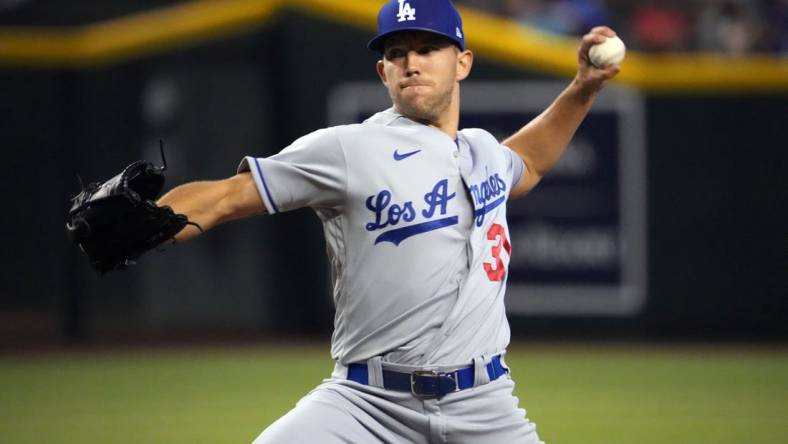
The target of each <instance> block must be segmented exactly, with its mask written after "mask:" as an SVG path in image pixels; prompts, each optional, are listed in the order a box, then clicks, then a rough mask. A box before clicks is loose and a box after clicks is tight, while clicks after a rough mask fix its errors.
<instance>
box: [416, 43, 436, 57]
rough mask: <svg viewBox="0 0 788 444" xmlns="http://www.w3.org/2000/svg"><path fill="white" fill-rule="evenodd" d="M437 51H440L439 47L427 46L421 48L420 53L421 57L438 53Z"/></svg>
mask: <svg viewBox="0 0 788 444" xmlns="http://www.w3.org/2000/svg"><path fill="white" fill-rule="evenodd" d="M437 50H438V47H437V46H432V45H427V46H422V47H420V48H419V49H418V53H419V54H420V55H427V54H429V53H431V52H433V51H437Z"/></svg>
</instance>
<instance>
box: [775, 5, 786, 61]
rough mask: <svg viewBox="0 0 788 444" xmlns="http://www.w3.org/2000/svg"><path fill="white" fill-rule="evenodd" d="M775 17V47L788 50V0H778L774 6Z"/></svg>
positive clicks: (782, 50) (784, 51) (778, 49)
mask: <svg viewBox="0 0 788 444" xmlns="http://www.w3.org/2000/svg"><path fill="white" fill-rule="evenodd" d="M772 17H774V19H775V22H774V23H775V30H774V46H773V47H774V49H776V50H777V51H780V52H783V53H786V52H788V0H777V1H776V2H775V5H774V8H773V15H772Z"/></svg>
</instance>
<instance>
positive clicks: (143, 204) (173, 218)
mask: <svg viewBox="0 0 788 444" xmlns="http://www.w3.org/2000/svg"><path fill="white" fill-rule="evenodd" d="M161 155H162V163H163V166H161V167H157V166H155V165H153V164H152V163H150V162H146V161H142V160H139V161H137V162H134V163H132V164H131V165H129V166H127V167H126V168H125V169H124V170H123V172H121V173H120V174H118V175H117V176H115V177H113V178H112V179H109V180H108V181H106V182H104V183H101V184H100V183H98V182H94V183H91V184H89V185H88V186H87V187H84V186H83V187H82V192H80V193H79V194H78V195H77V196H76V197H74V198H73V199H72V202H73V205H72V206H71V210H70V211H69V214H68V220H67V222H66V232H67V233H68V236H69V238H70V239H71V241H72V242H74V243H75V244H77V245H79V247H80V248H81V249H82V251H84V252H85V254H87V256H88V258H89V259H90V264H91V265H92V266H93V268H95V269H96V271H98V272H99V273H101V274H104V273H107V272H110V271H113V270H122V269H124V268H126V266H128V265H130V264H133V263H134V261H135V260H136V259H137V258H138V257H139V256H140V255H142V254H143V253H145V252H146V251H148V250H151V249H153V248H156V247H157V246H159V245H161V244H162V243H163V242H166V241H167V240H169V239H172V240H173V242H174V241H175V239H174V237H173V236H175V234H177V233H178V232H179V231H181V230H182V229H183V227H185V226H186V225H195V226H197V227H198V228H199V226H198V225H197V224H194V223H193V222H189V220H188V219H187V218H186V216H185V215H183V214H175V212H173V211H172V209H171V208H170V207H166V206H164V207H160V206H158V205H156V203H155V202H154V200H155V199H156V198H157V197H158V196H159V194H160V193H161V190H162V188H163V187H164V171H165V170H166V169H167V162H166V160H165V159H164V147H163V146H162V147H161Z"/></svg>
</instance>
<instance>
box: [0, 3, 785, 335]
mask: <svg viewBox="0 0 788 444" xmlns="http://www.w3.org/2000/svg"><path fill="white" fill-rule="evenodd" d="M43 3H47V2H43ZM98 3H101V4H102V5H105V2H98ZM106 3H110V2H106ZM151 3H156V4H163V3H166V2H151ZM130 4H131V3H129V2H117V4H116V6H114V7H111V8H110V7H107V11H104V14H103V15H102V17H103V18H106V17H107V16H112V14H116V13H126V12H129V10H134V9H135V8H137V7H140V8H141V7H144V6H145V2H139V5H137V6H133V7H132V6H129V5H130ZM85 5H86V6H85V7H84V11H82V10H81V9H72V10H69V11H68V14H63V13H56V12H51V10H47V9H46V8H44V7H43V6H42V8H44V9H42V10H38V11H33V12H30V11H29V10H24V11H22V12H15V13H13V14H10V13H6V14H2V13H0V25H18V24H36V22H40V23H39V24H79V23H85V22H89V21H92V20H96V19H97V18H99V17H98V15H100V14H97V13H96V12H95V11H96V10H97V8H98V10H100V9H101V8H104V6H99V5H98V4H96V5H90V4H89V2H86V3H85ZM118 5H120V6H118ZM50 7H51V6H50ZM42 11H50V13H49V14H45V13H43V12H42ZM80 11H82V12H81V13H80ZM26 14H27V15H26ZM52 17H57V19H55V18H52ZM369 37H370V33H368V32H365V31H360V30H356V29H352V28H348V27H346V26H343V25H340V24H336V23H332V22H328V21H323V20H320V19H317V18H315V17H313V16H310V15H304V14H300V13H296V12H286V13H284V14H282V15H280V16H278V18H277V19H276V20H275V21H274V22H273V23H271V24H269V25H267V26H265V27H263V28H259V29H255V30H252V31H248V32H246V33H243V34H241V35H235V36H233V37H227V38H222V39H218V40H215V41H212V42H210V43H206V44H201V45H200V46H191V47H187V48H181V49H178V50H173V51H169V52H165V53H162V54H157V55H153V56H147V57H144V58H137V59H133V60H129V61H124V62H118V63H114V64H112V65H109V66H98V67H87V68H82V69H60V68H51V69H49V68H25V67H20V66H0V85H2V86H1V88H2V93H0V141H1V142H2V150H3V157H4V165H5V168H6V169H7V171H8V173H6V174H4V175H3V181H2V195H3V200H4V202H5V207H6V210H5V211H4V217H3V218H2V229H1V230H0V232H2V236H3V239H2V240H3V242H2V246H3V247H2V265H3V266H2V268H1V270H2V278H1V280H0V282H2V286H1V287H0V346H3V347H20V346H26V345H29V344H43V343H63V342H73V341H77V342H86V341H102V340H107V339H110V338H111V339H117V338H121V339H124V340H125V339H130V340H135V338H149V337H156V338H171V337H200V338H215V337H237V338H248V337H249V338H251V337H259V336H264V335H274V336H275V337H282V336H286V335H290V334H298V335H302V334H306V335H318V336H321V337H327V336H328V335H329V332H330V331H331V325H332V305H331V299H330V292H329V288H328V274H327V264H326V261H325V253H324V245H323V240H322V230H321V227H320V223H319V221H318V220H317V218H316V217H315V216H314V215H313V214H312V213H311V212H310V211H308V210H301V211H296V212H292V213H288V214H284V215H279V216H276V217H270V218H269V217H261V218H255V219H251V220H245V221H240V222H236V223H233V224H230V225H228V226H225V227H221V228H219V229H217V230H214V231H211V232H209V233H207V234H206V235H205V236H204V238H203V239H200V240H199V241H196V242H190V243H186V244H179V245H176V246H173V247H168V248H167V249H166V250H167V251H166V252H165V253H162V254H159V253H152V254H149V255H147V256H146V257H144V258H143V259H142V261H141V262H140V264H139V265H138V266H137V267H134V268H132V269H131V270H129V271H126V272H124V273H114V274H110V275H107V276H105V277H98V276H97V275H96V274H95V273H94V272H93V271H92V270H91V269H90V268H89V266H88V264H87V261H86V260H85V258H84V257H83V256H82V255H81V253H80V252H79V251H78V250H77V249H76V248H75V247H74V246H73V245H71V244H69V242H68V240H67V238H66V235H65V232H64V222H65V216H66V214H67V211H68V208H69V207H70V203H69V198H70V197H71V196H73V195H74V194H76V193H77V192H78V190H79V185H78V182H77V179H76V175H77V174H79V175H80V176H81V177H82V178H83V180H85V181H86V182H87V181H97V180H105V179H107V178H109V177H111V176H112V175H114V174H116V173H117V172H119V171H120V170H121V169H122V168H123V167H124V166H125V165H127V164H129V163H131V162H132V161H134V160H137V159H140V158H146V159H148V160H154V161H155V160H156V159H158V151H157V150H158V140H159V139H160V138H161V139H164V141H165V144H166V145H165V146H166V150H167V155H168V163H169V165H170V172H169V175H168V188H169V187H171V186H174V185H176V184H178V183H182V182H184V181H189V180H197V179H220V178H223V177H227V176H229V175H231V174H233V173H234V171H235V168H236V166H237V163H238V161H239V160H240V158H241V157H242V156H243V155H245V154H252V155H257V156H265V155H270V154H273V153H275V152H277V151H279V150H280V149H281V148H282V147H284V146H286V145H287V144H289V143H290V142H291V141H292V140H294V139H295V138H297V137H299V136H301V135H303V134H305V133H307V132H310V131H313V130H315V129H318V128H321V127H323V126H325V125H326V101H325V99H326V96H327V94H328V93H329V91H331V90H332V88H334V87H335V86H336V85H338V84H340V83H343V82H347V81H356V80H358V81H370V80H374V79H375V73H374V62H375V60H376V57H375V54H372V53H369V52H368V51H366V50H365V48H364V43H365V42H366V41H367V40H368V38H369ZM654 75H658V73H655V74H654ZM544 78H548V77H546V76H544V75H541V74H539V73H536V72H527V71H522V70H519V69H515V68H513V67H511V66H508V65H503V64H498V63H495V62H493V61H490V60H487V59H485V58H484V57H483V56H482V57H478V58H477V62H476V65H475V67H474V73H473V75H472V78H471V80H470V81H473V80H496V79H499V80H528V79H544ZM644 94H646V131H647V145H646V148H647V183H648V202H647V211H648V262H649V268H648V271H649V286H648V296H647V303H646V306H645V307H644V309H643V310H642V312H641V313H639V314H638V315H637V316H635V317H633V318H623V319H621V318H546V317H513V318H512V319H511V322H512V324H513V334H514V335H521V336H534V337H540V336H551V337H554V336H559V337H563V336H567V337H582V338H588V337H601V338H625V339H629V338H636V339H644V338H645V339H677V338H682V339H687V338H689V339H700V340H708V339H715V340H717V339H723V340H750V339H757V340H779V341H784V340H785V339H786V338H788V302H786V295H787V294H788V291H787V290H788V289H787V287H786V271H788V260H786V252H788V243H787V242H786V240H787V239H788V230H786V222H785V214H786V211H785V208H786V204H787V203H788V201H787V199H786V197H787V196H786V195H787V193H788V191H787V190H788V186H786V180H785V172H786V166H787V165H786V156H785V150H786V148H788V146H786V142H785V140H786V136H788V133H787V132H786V128H785V127H786V122H787V121H788V93H786V91H784V90H783V91H763V92H759V93H745V92H738V91H724V92H722V93H715V94H712V93H701V92H698V93H681V94H679V93H676V94H666V93H659V94H648V93H644Z"/></svg>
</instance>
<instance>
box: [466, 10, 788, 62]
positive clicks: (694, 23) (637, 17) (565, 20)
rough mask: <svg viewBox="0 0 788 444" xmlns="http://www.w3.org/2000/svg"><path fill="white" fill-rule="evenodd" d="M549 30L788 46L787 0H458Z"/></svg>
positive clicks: (725, 46)
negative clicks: (602, 28) (609, 30)
mask: <svg viewBox="0 0 788 444" xmlns="http://www.w3.org/2000/svg"><path fill="white" fill-rule="evenodd" d="M456 1H457V3H460V4H465V5H467V6H471V7H474V8H479V9H484V10H487V11H490V12H495V13H498V14H501V15H504V16H507V17H511V18H513V19H515V20H517V21H520V22H521V23H523V24H527V25H529V26H534V27H536V28H538V29H542V30H545V31H548V32H555V33H560V34H565V35H573V36H580V35H582V34H585V33H586V32H588V30H590V29H591V28H592V27H594V26H597V25H602V24H604V25H609V26H612V27H613V28H614V29H616V30H617V31H618V32H619V33H620V34H622V35H623V36H624V39H625V40H627V43H628V44H629V46H630V47H631V48H633V49H637V50H641V51H682V50H692V49H699V50H704V51H715V52H722V53H726V54H744V53H748V52H752V51H768V50H774V51H780V52H786V51H788V0H690V1H680V0H656V1H655V0H651V1H647V0H642V1H628V0H489V1H486V0H456Z"/></svg>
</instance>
